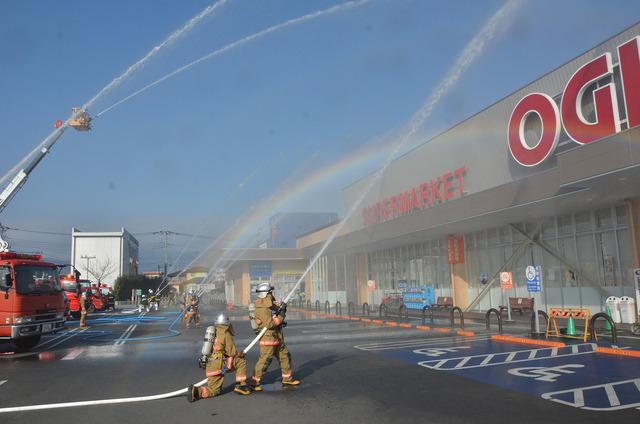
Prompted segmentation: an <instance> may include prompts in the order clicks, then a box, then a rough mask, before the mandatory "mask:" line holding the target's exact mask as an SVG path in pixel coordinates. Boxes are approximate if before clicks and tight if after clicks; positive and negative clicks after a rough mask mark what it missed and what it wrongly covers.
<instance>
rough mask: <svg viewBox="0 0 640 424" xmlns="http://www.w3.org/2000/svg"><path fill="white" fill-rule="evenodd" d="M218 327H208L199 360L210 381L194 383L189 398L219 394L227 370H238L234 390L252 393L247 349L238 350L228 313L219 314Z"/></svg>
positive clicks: (196, 398)
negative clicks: (200, 383)
mask: <svg viewBox="0 0 640 424" xmlns="http://www.w3.org/2000/svg"><path fill="white" fill-rule="evenodd" d="M215 324H216V325H215V327H207V331H206V333H205V339H204V345H203V346H202V356H201V357H200V360H199V361H198V362H199V364H200V367H201V368H204V369H205V370H206V374H207V385H206V386H200V387H195V386H194V385H193V384H191V385H190V386H189V389H188V390H187V398H188V399H189V402H194V401H196V400H198V399H204V398H208V397H214V396H218V395H219V394H220V392H221V391H222V384H223V383H224V374H225V371H224V369H223V367H226V372H233V371H235V373H236V386H235V388H234V389H233V391H234V392H236V393H238V394H241V395H248V394H250V393H251V391H250V390H249V386H247V361H246V359H245V358H244V353H242V352H238V350H237V349H236V344H235V343H234V341H233V335H234V333H233V327H232V326H231V324H230V323H229V318H228V317H227V316H226V315H225V314H220V315H218V317H217V318H216V322H215Z"/></svg>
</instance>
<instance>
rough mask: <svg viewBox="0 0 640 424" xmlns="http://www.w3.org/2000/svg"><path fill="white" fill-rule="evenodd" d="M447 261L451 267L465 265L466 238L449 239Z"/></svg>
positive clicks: (455, 237)
mask: <svg viewBox="0 0 640 424" xmlns="http://www.w3.org/2000/svg"><path fill="white" fill-rule="evenodd" d="M447 261H448V262H449V264H450V265H455V264H463V263H464V236H449V237H447Z"/></svg>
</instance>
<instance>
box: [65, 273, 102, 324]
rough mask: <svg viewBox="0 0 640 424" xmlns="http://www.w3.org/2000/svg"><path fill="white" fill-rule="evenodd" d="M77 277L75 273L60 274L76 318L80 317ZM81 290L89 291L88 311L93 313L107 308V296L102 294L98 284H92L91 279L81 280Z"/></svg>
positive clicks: (70, 309)
mask: <svg viewBox="0 0 640 424" xmlns="http://www.w3.org/2000/svg"><path fill="white" fill-rule="evenodd" d="M76 281H78V280H76V277H75V276H74V275H73V274H66V275H62V276H60V284H62V289H63V290H64V291H65V293H66V295H67V299H68V300H69V311H70V312H71V315H72V316H73V317H75V318H78V317H80V302H78V284H77V283H76ZM79 281H80V290H82V291H83V292H86V293H87V299H89V302H87V303H88V305H87V307H88V308H87V312H89V313H93V312H95V311H102V310H105V309H107V307H108V305H107V297H106V296H104V295H103V294H102V292H101V291H100V289H98V286H97V285H95V284H91V281H89V280H79Z"/></svg>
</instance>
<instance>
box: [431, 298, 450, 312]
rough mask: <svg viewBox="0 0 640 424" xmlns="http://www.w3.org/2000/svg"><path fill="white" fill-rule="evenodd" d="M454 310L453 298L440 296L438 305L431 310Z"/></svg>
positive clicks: (435, 304)
mask: <svg viewBox="0 0 640 424" xmlns="http://www.w3.org/2000/svg"><path fill="white" fill-rule="evenodd" d="M450 308H453V297H448V296H440V297H438V300H437V301H436V303H434V304H433V305H431V309H450Z"/></svg>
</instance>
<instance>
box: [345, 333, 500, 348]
mask: <svg viewBox="0 0 640 424" xmlns="http://www.w3.org/2000/svg"><path fill="white" fill-rule="evenodd" d="M489 339H490V336H478V337H456V336H453V337H452V336H446V337H434V338H430V339H418V340H405V341H402V342H398V341H396V342H382V343H367V344H361V345H357V346H354V347H355V348H356V349H360V350H367V351H378V350H391V349H410V348H416V347H420V346H434V345H442V344H450V343H455V342H457V341H464V342H465V343H469V342H479V341H484V340H489Z"/></svg>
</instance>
